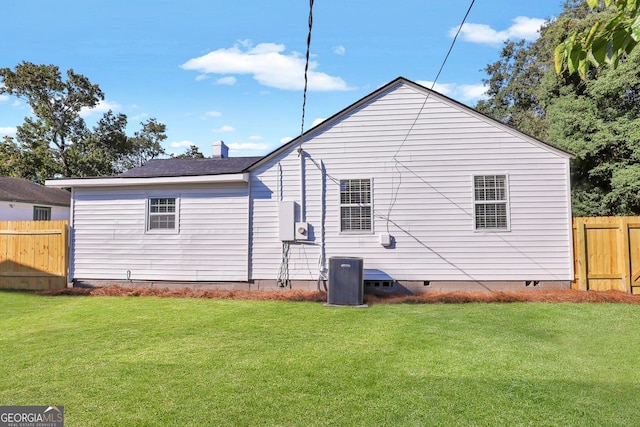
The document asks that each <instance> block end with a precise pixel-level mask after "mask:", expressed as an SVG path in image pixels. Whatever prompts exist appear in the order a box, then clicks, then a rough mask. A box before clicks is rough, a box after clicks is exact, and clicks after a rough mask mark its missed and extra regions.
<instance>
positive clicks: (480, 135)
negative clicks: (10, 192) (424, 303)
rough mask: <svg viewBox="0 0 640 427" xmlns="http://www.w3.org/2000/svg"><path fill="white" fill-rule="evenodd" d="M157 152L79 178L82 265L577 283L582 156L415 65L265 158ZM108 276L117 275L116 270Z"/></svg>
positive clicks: (71, 182)
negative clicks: (576, 205) (432, 82)
mask: <svg viewBox="0 0 640 427" xmlns="http://www.w3.org/2000/svg"><path fill="white" fill-rule="evenodd" d="M218 153H219V155H220V156H221V157H219V158H215V159H199V160H176V159H167V160H154V161H151V162H149V163H147V164H146V165H144V166H142V167H139V168H134V169H132V170H130V171H129V172H126V173H125V174H122V175H120V176H118V177H114V178H95V179H63V180H57V181H49V182H47V185H51V186H58V187H71V188H72V189H73V192H72V198H73V212H72V223H71V224H72V228H73V236H72V242H73V243H72V249H73V251H72V252H73V256H74V259H73V261H72V266H71V272H72V274H71V276H72V277H73V278H74V279H75V280H76V281H81V282H88V283H95V284H101V283H113V282H117V281H125V280H141V281H180V282H190V284H192V285H193V284H195V283H193V282H217V281H225V282H235V285H234V286H237V287H241V288H249V289H267V288H272V287H277V286H278V285H281V284H285V285H291V286H292V287H293V288H297V287H298V288H300V287H301V288H315V287H316V286H317V284H319V283H321V282H322V281H323V280H324V279H326V275H327V267H328V260H329V258H330V257H338V256H339V257H362V258H363V260H364V268H365V280H366V282H365V283H366V285H368V286H370V287H371V288H373V289H385V290H392V289H393V290H406V289H408V290H410V291H413V292H420V291H426V290H433V289H438V290H443V289H449V290H453V289H469V290H480V289H517V288H524V287H526V286H533V285H537V286H545V287H568V286H569V284H570V282H571V280H573V256H572V228H571V204H570V193H569V191H570V190H569V188H570V183H569V158H570V155H569V154H568V153H566V152H564V151H562V150H559V149H557V148H554V147H552V146H550V145H548V144H545V143H544V142H542V141H539V140H537V139H534V138H532V137H530V136H527V135H525V134H523V133H521V132H519V131H517V130H514V129H512V128H510V127H508V126H505V125H503V124H501V123H499V122H497V121H495V120H493V119H490V118H488V117H486V116H484V115H482V114H480V113H478V112H476V111H475V110H473V109H471V108H469V107H467V106H464V105H462V104H459V103H457V102H456V101H454V100H452V99H450V98H447V97H445V96H443V95H440V94H438V93H436V92H433V91H430V90H428V89H426V88H424V87H422V86H420V85H418V84H415V83H413V82H411V81H408V80H406V79H404V78H398V79H396V80H394V81H392V82H390V83H388V84H387V85H385V86H384V87H382V88H380V89H378V90H376V91H375V92H373V93H372V94H370V95H368V96H367V97H365V98H363V99H361V100H360V101H358V102H356V103H355V104H353V105H351V106H350V107H348V108H346V109H345V110H343V111H341V112H339V113H337V114H336V115H334V116H333V117H331V118H329V119H328V120H326V121H324V122H323V123H322V124H320V125H318V126H316V127H314V128H313V129H311V130H309V131H307V132H306V133H304V134H303V135H301V136H300V137H298V138H296V139H294V140H293V141H291V142H289V143H288V144H286V145H284V146H282V147H280V148H279V149H277V150H275V151H274V152H272V153H270V154H269V155H267V156H265V157H263V158H228V157H224V155H225V154H224V153H225V151H224V149H223V148H221V149H219V150H218ZM105 281H106V282H105Z"/></svg>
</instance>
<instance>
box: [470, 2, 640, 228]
mask: <svg viewBox="0 0 640 427" xmlns="http://www.w3.org/2000/svg"><path fill="white" fill-rule="evenodd" d="M610 17H611V10H608V9H602V10H597V11H592V10H591V9H590V8H589V7H587V6H586V5H585V4H584V2H582V1H577V0H573V1H567V2H566V3H565V8H564V12H563V13H562V14H561V15H560V16H559V17H557V18H556V19H555V20H553V21H550V22H548V23H547V24H546V25H545V26H544V27H543V28H542V30H541V35H540V37H539V38H538V40H536V41H535V42H533V43H525V42H523V41H519V42H517V41H516V42H514V41H508V42H507V43H505V45H504V48H503V50H502V52H501V56H500V59H499V60H498V61H497V62H495V63H493V64H490V65H488V66H487V67H486V69H485V71H486V72H487V75H488V78H487V79H486V80H485V83H486V84H488V87H489V89H488V92H487V93H488V98H487V99H486V100H483V101H480V102H479V103H478V105H477V108H478V110H480V111H482V112H484V113H486V114H488V115H490V116H492V117H494V118H496V119H497V120H500V121H502V122H504V123H506V124H508V125H511V126H513V127H516V128H518V129H520V130H522V131H524V132H526V133H528V134H530V135H532V136H535V137H537V138H540V139H542V140H545V141H547V142H549V143H551V144H553V145H555V146H558V147H560V148H562V149H565V150H567V151H569V152H571V153H573V154H574V157H573V159H572V163H571V170H572V176H571V178H572V202H573V213H574V215H585V216H598V215H640V49H635V50H632V51H630V52H629V54H628V55H626V56H624V57H620V58H619V66H618V67H617V68H614V67H607V66H597V67H596V66H593V65H589V69H588V72H587V73H586V74H585V77H584V78H580V77H579V76H578V75H576V74H572V73H570V72H568V70H566V71H565V72H564V73H562V74H560V75H558V74H556V72H555V67H554V50H555V47H556V46H558V44H559V43H561V41H562V40H565V39H566V38H567V37H568V36H569V35H571V34H573V33H574V32H576V31H578V32H580V31H584V29H586V28H591V27H592V26H593V24H594V22H597V21H598V20H601V21H605V20H607V19H609V18H610Z"/></svg>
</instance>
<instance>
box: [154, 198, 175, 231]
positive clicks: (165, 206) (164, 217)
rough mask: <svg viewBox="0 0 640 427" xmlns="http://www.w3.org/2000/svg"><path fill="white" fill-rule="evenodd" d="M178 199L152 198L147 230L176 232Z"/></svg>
mask: <svg viewBox="0 0 640 427" xmlns="http://www.w3.org/2000/svg"><path fill="white" fill-rule="evenodd" d="M177 223H178V221H177V210H176V198H175V197H164V198H150V199H149V213H148V216H147V230H176V227H177Z"/></svg>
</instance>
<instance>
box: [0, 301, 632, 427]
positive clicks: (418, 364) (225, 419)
mask: <svg viewBox="0 0 640 427" xmlns="http://www.w3.org/2000/svg"><path fill="white" fill-rule="evenodd" d="M0 330H1V332H0V348H1V349H2V359H1V361H2V363H0V405H64V407H65V421H66V423H65V425H66V426H83V427H84V426H116V425H122V426H151V425H154V426H155V425H171V426H204V425H216V426H224V425H229V426H238V425H240V426H259V425H264V426H273V425H281V426H289V425H300V426H321V425H327V426H340V425H342V426H391V425H393V426H398V425H415V426H432V425H442V426H452V425H465V426H467V425H470V426H473V425H477V426H488V425H491V426H499V425H504V426H517V425H531V426H542V425H558V426H629V425H637V423H638V420H640V405H639V404H638V397H639V396H640V350H639V347H638V342H640V306H638V305H629V304H571V303H561V304H547V303H510V304H484V303H471V304H457V305H451V304H447V305H444V304H428V305H416V304H375V305H373V306H371V307H369V308H335V307H324V306H323V305H322V304H321V303H309V302H281V301H235V300H213V299H202V300H200V299H179V298H175V299H173V298H154V297H82V296H57V297H46V296H36V295H33V294H29V293H21V292H0Z"/></svg>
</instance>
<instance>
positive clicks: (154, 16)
mask: <svg viewBox="0 0 640 427" xmlns="http://www.w3.org/2000/svg"><path fill="white" fill-rule="evenodd" d="M470 2H471V0H448V1H425V0H397V1H376V0H367V1H365V0H341V1H337V0H316V1H315V4H314V8H313V33H312V40H311V60H312V63H311V72H310V75H309V92H308V95H307V106H306V116H305V131H306V130H308V129H309V128H310V126H312V125H313V124H314V123H318V122H319V121H321V120H322V119H325V118H327V117H330V116H332V115H333V114H335V113H337V112H338V111H340V110H342V109H343V108H345V107H347V106H349V105H350V104H352V103H353V102H355V101H357V100H358V99H360V98H362V97H363V96H365V95H367V94H369V93H370V92H372V91H374V90H375V89H377V88H378V87H380V86H382V85H384V84H386V83H388V82H389V81H391V80H393V79H395V78H396V77H398V76H403V77H406V78H408V79H410V80H413V81H416V82H419V83H422V84H425V85H430V84H431V82H432V81H433V80H434V79H435V77H436V74H437V72H438V69H439V68H440V65H441V63H442V61H443V59H444V57H445V55H446V53H447V50H448V49H449V46H450V44H451V42H452V40H453V34H455V31H456V29H457V28H458V26H459V24H460V22H461V21H462V18H463V17H464V14H465V13H466V11H467V9H468V7H469V4H470ZM3 3H4V4H3V6H2V9H3V15H4V16H5V19H3V20H2V21H3V22H2V25H0V67H10V68H15V66H16V65H17V64H19V63H20V62H22V61H29V62H33V63H36V64H53V65H57V66H58V67H60V70H61V71H62V72H63V73H64V72H65V71H66V70H67V69H70V68H72V69H73V70H74V71H75V72H77V73H81V74H83V75H85V76H86V77H88V78H89V79H90V80H91V82H92V83H94V84H98V85H99V86H100V88H101V89H102V90H103V92H104V93H105V101H104V102H103V103H102V104H101V105H99V106H98V107H97V108H95V109H94V110H91V111H85V112H84V113H83V114H84V117H85V120H86V121H87V123H88V124H90V125H92V124H93V123H94V122H95V120H97V119H98V118H99V117H100V116H101V114H102V113H103V112H104V111H106V110H108V109H109V108H111V109H112V110H113V111H114V112H120V113H124V114H126V115H127V116H128V119H129V129H130V133H133V131H135V130H138V129H139V128H140V125H139V123H140V122H142V121H145V120H147V119H148V118H152V117H153V118H156V119H157V120H159V121H160V122H162V123H165V124H166V125H167V136H168V139H167V141H166V142H165V144H164V145H165V148H166V150H167V152H169V153H171V152H173V153H182V152H184V151H185V150H186V148H187V147H188V146H189V145H191V144H193V145H197V146H198V147H199V148H200V150H201V151H202V152H203V153H204V154H205V155H206V156H209V155H210V154H211V143H212V142H213V141H215V140H223V141H225V143H226V144H227V145H228V146H229V147H230V154H231V155H233V156H249V155H262V154H266V153H268V152H270V151H271V150H273V149H275V148H277V147H278V146H280V145H281V144H283V143H285V142H287V141H288V140H290V139H291V138H293V137H296V136H298V135H299V134H300V126H301V114H302V87H303V81H304V80H303V67H304V55H305V50H306V39H307V28H308V20H307V19H308V13H309V3H308V1H306V0H295V1H294V0H270V1H267V0H265V1H255V0H253V1H251V0H228V1H218V0H155V1H153V2H149V1H142V0H109V1H106V0H81V1H79V0H58V1H50V0H20V1H7V2H3ZM561 10H562V0H536V1H525V0H476V2H475V4H474V6H473V8H472V10H471V13H470V14H469V17H468V18H467V21H466V24H465V26H464V27H463V28H462V31H461V34H460V36H459V38H458V41H457V43H456V45H455V47H454V48H453V51H452V53H451V56H450V57H449V60H448V62H447V63H446V65H445V67H444V70H443V72H442V74H441V75H440V77H439V79H438V82H437V83H438V85H437V86H436V87H435V89H436V90H437V91H438V92H440V93H443V94H445V95H448V96H450V97H452V98H454V99H456V100H458V101H460V102H463V103H465V104H467V105H470V106H473V105H475V103H476V102H477V100H478V99H479V97H480V96H481V95H482V93H483V88H482V79H483V78H484V77H486V76H485V73H484V72H483V71H482V70H483V69H484V67H485V66H486V65H487V64H489V63H492V62H495V61H496V60H497V59H498V58H499V53H500V47H501V45H502V41H503V40H505V39H507V38H511V39H514V40H519V39H521V38H526V39H529V40H532V39H534V38H535V37H536V36H537V30H538V28H539V27H540V25H541V24H542V23H543V22H544V21H545V20H546V19H549V18H553V17H554V16H556V15H558V14H559V13H560V12H561ZM29 114H30V109H29V107H28V105H26V104H25V103H24V102H23V101H21V100H18V99H17V98H13V97H9V96H3V95H0V137H1V136H2V135H12V136H13V135H15V128H16V126H18V125H20V124H21V123H22V122H23V119H24V117H25V116H27V115H29Z"/></svg>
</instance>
